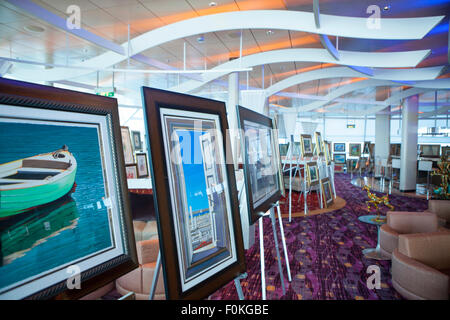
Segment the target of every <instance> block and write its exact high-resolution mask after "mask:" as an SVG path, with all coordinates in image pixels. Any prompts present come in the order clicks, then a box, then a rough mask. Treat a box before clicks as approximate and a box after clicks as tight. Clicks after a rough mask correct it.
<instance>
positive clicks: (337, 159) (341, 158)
mask: <svg viewBox="0 0 450 320" xmlns="http://www.w3.org/2000/svg"><path fill="white" fill-rule="evenodd" d="M346 162H347V159H346V155H345V153H335V154H334V163H335V164H345V163H346Z"/></svg>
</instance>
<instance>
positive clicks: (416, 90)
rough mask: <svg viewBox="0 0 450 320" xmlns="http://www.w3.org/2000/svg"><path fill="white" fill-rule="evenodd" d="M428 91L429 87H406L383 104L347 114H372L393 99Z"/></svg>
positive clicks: (396, 100)
mask: <svg viewBox="0 0 450 320" xmlns="http://www.w3.org/2000/svg"><path fill="white" fill-rule="evenodd" d="M428 91H431V90H430V89H425V88H410V89H407V90H403V91H400V92H398V93H396V94H394V95H392V96H391V97H390V98H388V99H386V100H384V104H385V105H384V106H376V107H373V108H370V109H366V110H362V111H355V112H351V113H349V115H352V116H366V115H371V114H374V113H378V112H380V111H382V110H384V109H386V107H388V106H390V105H391V104H394V101H395V103H400V101H401V100H402V99H405V98H408V97H411V96H414V95H416V94H421V93H425V92H428Z"/></svg>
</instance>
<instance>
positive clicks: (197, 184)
mask: <svg viewBox="0 0 450 320" xmlns="http://www.w3.org/2000/svg"><path fill="white" fill-rule="evenodd" d="M176 133H177V134H178V136H179V137H180V139H179V141H180V147H181V156H182V159H183V171H184V179H185V183H186V193H187V194H186V197H187V202H188V206H192V211H197V210H200V209H208V207H209V205H208V197H207V195H206V182H205V173H204V170H203V157H202V151H201V147H200V139H199V138H200V136H201V135H203V134H204V132H201V131H194V130H176Z"/></svg>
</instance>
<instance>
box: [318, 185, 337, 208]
mask: <svg viewBox="0 0 450 320" xmlns="http://www.w3.org/2000/svg"><path fill="white" fill-rule="evenodd" d="M320 188H321V189H322V196H323V200H324V205H325V208H329V207H330V206H331V205H332V204H333V202H334V197H333V190H332V189H331V181H330V179H329V178H323V179H321V180H320Z"/></svg>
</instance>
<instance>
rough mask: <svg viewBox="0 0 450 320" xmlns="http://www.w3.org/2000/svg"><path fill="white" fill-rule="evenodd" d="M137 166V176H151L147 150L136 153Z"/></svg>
mask: <svg viewBox="0 0 450 320" xmlns="http://www.w3.org/2000/svg"><path fill="white" fill-rule="evenodd" d="M136 167H137V177H138V178H139V179H140V178H147V177H149V176H150V171H149V170H148V159H147V154H146V153H145V152H140V153H136Z"/></svg>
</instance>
